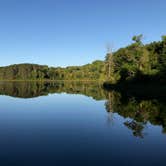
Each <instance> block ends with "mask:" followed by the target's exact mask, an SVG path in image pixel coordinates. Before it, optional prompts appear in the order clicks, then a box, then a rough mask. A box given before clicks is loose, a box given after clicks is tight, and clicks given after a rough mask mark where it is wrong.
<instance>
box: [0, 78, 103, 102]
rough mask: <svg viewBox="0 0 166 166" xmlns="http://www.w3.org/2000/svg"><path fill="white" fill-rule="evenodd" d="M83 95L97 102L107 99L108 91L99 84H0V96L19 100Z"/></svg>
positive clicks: (16, 82) (33, 82)
mask: <svg viewBox="0 0 166 166" xmlns="http://www.w3.org/2000/svg"><path fill="white" fill-rule="evenodd" d="M62 92H65V93H69V94H83V95H85V96H89V97H92V98H94V99H95V100H103V99H106V97H105V96H106V94H105V93H106V91H104V90H103V89H102V88H101V84H100V83H99V82H80V81H77V82H72V81H70V82H65V81H63V82H62V81H59V82H58V81H56V82H55V81H52V82H48V81H44V82H43V81H37V82H36V81H28V82H25V81H13V82H11V81H10V82H9V81H7V82H0V94H1V95H8V96H12V97H19V98H33V97H38V96H43V95H48V94H51V93H62Z"/></svg>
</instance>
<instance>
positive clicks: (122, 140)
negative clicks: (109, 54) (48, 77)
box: [0, 82, 166, 166]
mask: <svg viewBox="0 0 166 166" xmlns="http://www.w3.org/2000/svg"><path fill="white" fill-rule="evenodd" d="M0 94H1V95H0V148H1V150H0V165H2V166H6V165H9V166H15V165H21V166H24V165H28V166H31V165H35V166H36V165H40V166H41V165H48V166H52V165H78V166H79V165H132V166H134V165H139V166H140V165H146V166H147V165H163V166H164V165H166V134H165V133H166V103H165V101H163V100H162V101H161V100H157V99H151V100H148V99H147V100H145V99H144V100H140V99H135V98H134V97H130V98H126V97H123V95H121V94H120V93H117V92H107V91H105V90H103V89H102V88H101V85H100V84H98V83H94V84H92V83H78V82H74V83H69V82H68V83H36V82H31V83H30V82H27V83H23V82H22V83H21V82H20V83H19V82H13V83H6V82H1V83H0Z"/></svg>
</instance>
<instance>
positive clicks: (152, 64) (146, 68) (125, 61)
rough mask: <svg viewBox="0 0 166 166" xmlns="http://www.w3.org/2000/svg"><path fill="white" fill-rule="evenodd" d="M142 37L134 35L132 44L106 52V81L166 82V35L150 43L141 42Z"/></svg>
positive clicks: (112, 82)
mask: <svg viewBox="0 0 166 166" xmlns="http://www.w3.org/2000/svg"><path fill="white" fill-rule="evenodd" d="M142 38H143V35H138V36H134V37H133V38H132V40H133V43H132V44H130V45H128V46H127V47H125V48H120V49H119V50H117V51H116V52H114V53H112V52H109V53H108V54H107V56H106V75H107V82H108V83H111V84H118V83H125V82H130V83H138V84H139V83H141V82H142V83H145V82H149V81H150V82H151V83H165V82H166V36H162V40H161V41H158V42H152V43H150V44H143V43H142Z"/></svg>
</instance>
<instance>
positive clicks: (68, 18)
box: [0, 0, 166, 66]
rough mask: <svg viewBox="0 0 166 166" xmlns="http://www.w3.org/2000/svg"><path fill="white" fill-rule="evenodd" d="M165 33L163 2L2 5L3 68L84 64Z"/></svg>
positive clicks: (49, 0) (35, 0)
mask: <svg viewBox="0 0 166 166" xmlns="http://www.w3.org/2000/svg"><path fill="white" fill-rule="evenodd" d="M141 33H142V34H144V36H145V37H144V42H145V43H146V42H150V41H153V40H160V37H161V35H164V34H166V1H165V0H0V57H1V60H0V65H1V66H5V65H9V64H14V63H38V64H47V65H49V66H68V65H82V64H86V63H90V62H92V61H93V60H96V59H101V60H103V59H104V57H105V53H106V45H107V43H110V45H113V48H114V50H117V49H118V48H120V47H123V46H126V45H127V44H130V43H131V38H132V36H133V35H137V34H141Z"/></svg>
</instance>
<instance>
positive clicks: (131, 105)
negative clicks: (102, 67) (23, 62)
mask: <svg viewBox="0 0 166 166" xmlns="http://www.w3.org/2000/svg"><path fill="white" fill-rule="evenodd" d="M63 92H65V93H67V94H82V95H85V96H88V97H92V98H93V99H95V100H107V101H106V102H105V109H106V111H107V112H108V119H107V120H108V123H110V124H112V123H113V118H114V113H117V114H119V115H120V116H122V117H124V118H130V119H131V121H126V122H124V125H125V126H126V127H127V128H129V129H130V130H132V132H133V135H135V136H138V137H143V136H144V129H145V127H146V124H147V123H148V122H149V123H151V124H152V125H158V126H162V130H163V133H165V132H166V118H165V117H166V102H165V101H164V100H159V99H143V100H142V99H138V98H135V97H128V96H127V97H126V96H124V95H123V94H120V93H119V92H116V91H106V90H104V89H103V88H102V85H101V84H100V83H98V82H84V83H83V82H80V81H78V82H74V81H71V82H64V81H63V82H62V81H60V82H55V81H52V82H48V81H44V82H41V81H38V82H36V81H33V82H31V81H29V82H23V81H21V82H19V81H14V82H0V95H8V96H12V97H18V98H34V97H39V96H47V95H48V94H53V93H63Z"/></svg>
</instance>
